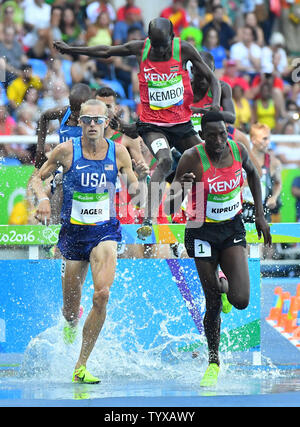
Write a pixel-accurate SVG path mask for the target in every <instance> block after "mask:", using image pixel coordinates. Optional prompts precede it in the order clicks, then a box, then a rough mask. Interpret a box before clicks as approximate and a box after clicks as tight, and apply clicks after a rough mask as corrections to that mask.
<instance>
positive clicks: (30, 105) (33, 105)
mask: <svg viewBox="0 0 300 427" xmlns="http://www.w3.org/2000/svg"><path fill="white" fill-rule="evenodd" d="M38 101H39V91H38V90H37V89H36V88H35V87H29V88H28V89H27V91H26V93H25V95H24V99H23V102H22V104H21V105H20V107H18V108H17V110H16V114H17V115H18V111H19V110H20V108H21V107H22V108H23V107H24V108H25V109H26V110H27V111H29V112H30V114H31V117H32V118H33V119H32V121H33V122H35V123H37V122H38V120H39V118H40V114H41V110H40V108H39V105H38Z"/></svg>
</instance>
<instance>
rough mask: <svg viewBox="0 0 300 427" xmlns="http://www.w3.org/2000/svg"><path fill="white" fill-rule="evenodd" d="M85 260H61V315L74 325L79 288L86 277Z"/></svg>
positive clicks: (78, 302) (76, 315)
mask: <svg viewBox="0 0 300 427" xmlns="http://www.w3.org/2000/svg"><path fill="white" fill-rule="evenodd" d="M88 266H89V263H88V262H87V261H72V260H66V259H63V261H62V289H63V309H62V312H63V315H64V318H65V319H66V321H67V322H68V323H69V324H70V325H72V326H76V325H77V323H78V316H79V309H80V300H81V290H82V286H83V283H84V281H85V278H86V274H87V271H88Z"/></svg>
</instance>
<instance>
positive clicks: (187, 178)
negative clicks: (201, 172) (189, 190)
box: [180, 172, 196, 187]
mask: <svg viewBox="0 0 300 427" xmlns="http://www.w3.org/2000/svg"><path fill="white" fill-rule="evenodd" d="M195 178H196V176H195V175H194V174H193V172H187V173H184V174H183V175H182V176H181V177H180V184H181V187H184V184H186V183H189V182H190V183H192V182H194V180H195Z"/></svg>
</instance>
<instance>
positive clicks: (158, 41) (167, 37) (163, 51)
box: [150, 32, 173, 60]
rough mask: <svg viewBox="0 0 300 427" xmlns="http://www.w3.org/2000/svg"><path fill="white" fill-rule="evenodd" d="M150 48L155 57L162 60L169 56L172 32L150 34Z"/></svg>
mask: <svg viewBox="0 0 300 427" xmlns="http://www.w3.org/2000/svg"><path fill="white" fill-rule="evenodd" d="M150 40H151V49H152V50H153V53H154V55H155V56H156V57H159V58H161V59H162V60H164V59H165V58H169V56H170V54H171V52H172V41H173V35H172V34H163V33H162V32H160V33H154V34H152V35H151V36H150Z"/></svg>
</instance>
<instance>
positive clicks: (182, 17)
mask: <svg viewBox="0 0 300 427" xmlns="http://www.w3.org/2000/svg"><path fill="white" fill-rule="evenodd" d="M160 16H161V18H166V19H169V20H170V21H171V22H172V24H173V29H174V34H175V36H179V35H180V33H181V31H182V30H183V28H185V27H187V26H188V25H189V23H188V21H187V16H186V11H185V9H184V1H183V0H173V2H172V4H171V6H169V7H166V8H165V9H163V10H162V12H161V14H160Z"/></svg>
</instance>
